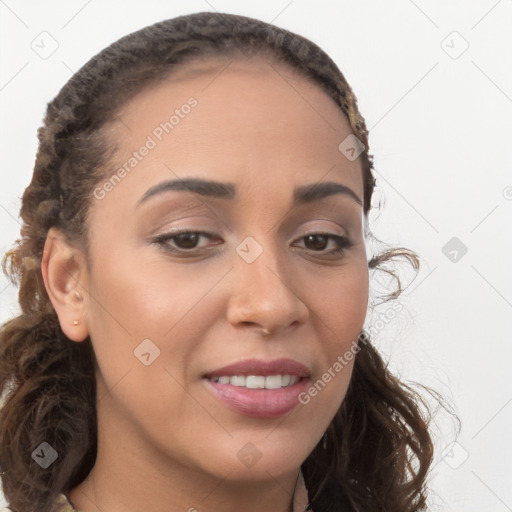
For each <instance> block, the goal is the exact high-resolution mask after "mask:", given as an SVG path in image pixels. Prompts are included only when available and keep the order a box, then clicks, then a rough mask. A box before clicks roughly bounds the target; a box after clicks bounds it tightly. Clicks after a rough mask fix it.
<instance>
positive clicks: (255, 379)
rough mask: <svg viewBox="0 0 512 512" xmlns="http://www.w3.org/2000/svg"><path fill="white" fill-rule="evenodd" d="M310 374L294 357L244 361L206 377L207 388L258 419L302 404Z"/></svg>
mask: <svg viewBox="0 0 512 512" xmlns="http://www.w3.org/2000/svg"><path fill="white" fill-rule="evenodd" d="M310 377H311V373H310V371H309V369H308V368H307V367H306V366H304V365H303V364H301V363H299V362H297V361H294V360H292V359H279V360H276V361H262V360H257V359H250V360H245V361H242V362H240V363H235V364H232V365H229V366H225V367H223V368H219V369H217V370H214V371H212V372H209V373H207V374H205V375H204V376H203V381H204V383H205V385H206V387H207V388H208V389H209V390H210V391H211V392H213V394H214V396H215V397H216V398H218V399H220V401H221V402H222V403H223V404H225V405H226V406H227V407H228V408H230V409H231V410H233V411H235V412H237V413H240V414H244V415H248V416H254V417H258V418H276V417H278V416H281V415H283V414H285V413H287V412H289V411H291V410H292V409H293V408H294V407H296V406H297V405H299V403H300V402H299V399H298V396H299V394H300V393H301V392H302V391H304V390H305V389H306V388H307V386H308V383H309V380H310Z"/></svg>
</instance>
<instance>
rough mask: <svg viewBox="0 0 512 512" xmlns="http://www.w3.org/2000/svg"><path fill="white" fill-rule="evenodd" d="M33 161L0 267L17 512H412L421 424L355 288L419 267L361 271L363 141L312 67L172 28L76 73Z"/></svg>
mask: <svg viewBox="0 0 512 512" xmlns="http://www.w3.org/2000/svg"><path fill="white" fill-rule="evenodd" d="M39 140H40V145H39V150H38V154H37V159H36V164H35V169H34V175H33V179H32V182H31V183H30V185H29V187H27V189H26V191H25V193H24V195H23V203H22V209H21V217H22V219H23V222H24V225H23V229H22V233H21V234H22V238H21V240H19V241H18V243H17V245H16V247H15V248H14V249H13V250H12V251H10V252H9V253H8V254H7V255H6V258H5V260H4V268H5V269H6V271H8V272H9V271H10V276H11V278H12V279H13V280H17V281H18V282H19V286H20V292H19V299H20V305H21V308H22V311H23V314H22V315H20V316H19V317H18V318H15V319H13V320H11V321H9V322H7V323H6V324H5V325H4V326H3V328H2V331H1V333H0V348H1V352H0V365H1V374H0V375H1V376H0V390H1V391H2V392H3V393H5V399H4V404H3V406H2V409H1V410H0V434H1V435H0V439H1V441H0V467H1V470H2V479H3V485H4V494H5V496H6V498H7V500H8V501H9V506H10V509H11V510H14V511H18V512H29V511H35V510H37V511H44V512H46V511H53V512H56V511H59V512H63V511H69V510H81V511H83V512H92V511H99V510H101V511H109V512H110V511H116V510H123V511H128V512H129V511H132V510H155V511H156V510H162V511H163V510H166V511H171V510H172V511H175V510H176V511H178V510H180V511H181V510H189V511H193V510H202V511H204V510H208V511H221V510H222V511H231V510H251V511H254V512H258V511H269V510H271V511H276V512H277V511H283V512H285V511H299V510H301V511H302V510H314V511H315V512H326V511H363V510H364V511H394V512H397V511H416V510H422V509H424V508H425V503H426V492H425V478H426V475H427V471H428V467H429V465H430V463H431V460H432V441H431V437H430V435H429V432H428V417H427V416H426V415H425V411H424V409H423V402H422V400H421V398H420V397H419V396H418V395H417V394H415V393H414V392H413V391H412V390H411V389H410V388H408V387H407V386H406V385H405V384H403V383H401V382H400V381H399V380H398V379H397V378H396V377H394V376H393V375H392V374H391V373H390V372H389V371H388V369H387V367H386V365H385V363H384V362H383V360H382V358H381V357H380V355H379V354H378V353H377V352H376V350H375V348H374V347H373V346H372V343H371V341H370V338H369V336H368V333H367V332H365V331H364V330H363V324H364V321H365V318H366V313H367V307H368V297H369V269H371V270H378V269H379V268H382V265H383V263H385V262H387V261H389V260H391V259H393V258H395V257H400V256H401V257H405V258H407V259H408V260H409V261H410V262H411V263H412V264H413V266H414V267H415V268H416V269H417V264H418V260H417V257H416V256H415V255H414V253H411V252H410V251H407V250H406V249H396V250H389V251H387V252H384V253H382V254H378V255H374V256H373V257H372V258H371V259H370V260H369V261H368V259H367V256H366V242H367V240H368V239H369V237H370V231H369V226H368V213H369V211H370V208H371V198H372V192H373V189H374V186H375V178H374V176H373V173H372V168H373V162H372V157H371V155H370V154H369V149H368V148H369V146H368V132H367V129H366V126H365V121H364V119H363V117H362V115H361V114H360V112H359V109H358V106H357V101H356V98H355V96H354V94H353V92H352V90H351V88H350V86H349V85H348V84H347V82H346V80H345V79H344V77H343V75H342V73H341V72H340V71H339V69H338V68H337V67H336V65H335V64H334V63H333V62H332V61H331V59H330V58H329V57H328V56H327V55H326V54H325V53H324V52H323V51H322V50H321V49H320V48H318V47H317V46H316V45H315V44H313V43H312V42H310V41H308V40H306V39H304V38H303V37H301V36H299V35H296V34H293V33H290V32H288V31H286V30H283V29H280V28H278V27H275V26H273V25H269V24H266V23H263V22H261V21H258V20H255V19H251V18H246V17H242V16H234V15H227V14H219V13H216V14H213V13H199V14H193V15H188V16H181V17H178V18H175V19H171V20H166V21H163V22H161V23H157V24H155V25H152V26H150V27H146V28H144V29H142V30H140V31H138V32H135V33H133V34H130V35H128V36H126V37H124V38H122V39H120V40H119V41H117V42H116V43H114V44H112V45H111V46H110V47H108V48H106V49H105V50H103V51H102V52H101V53H99V54H98V55H97V56H95V57H94V58H93V59H91V61H89V62H88V63H87V64H86V65H85V66H84V67H83V68H82V69H80V70H79V71H78V72H77V73H76V74H75V75H74V76H73V77H72V78H71V80H70V81H69V82H68V83H67V84H66V85H65V86H64V87H63V89H62V90H61V91H60V93H59V94H58V96H57V97H56V98H55V99H54V100H53V101H52V102H51V103H50V104H49V105H48V110H47V114H46V117H45V120H44V125H43V126H42V127H41V129H40V130H39ZM382 270H384V271H388V272H389V269H384V268H382ZM400 291H401V288H400V282H399V281H398V289H397V290H396V291H395V292H394V293H392V294H391V296H392V297H397V296H398V295H399V293H400Z"/></svg>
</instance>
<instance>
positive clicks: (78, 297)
mask: <svg viewBox="0 0 512 512" xmlns="http://www.w3.org/2000/svg"><path fill="white" fill-rule="evenodd" d="M75 297H76V298H77V299H78V300H80V299H81V297H80V294H79V293H78V292H77V291H76V290H75ZM79 323H80V322H79V321H78V320H73V325H78V324H79Z"/></svg>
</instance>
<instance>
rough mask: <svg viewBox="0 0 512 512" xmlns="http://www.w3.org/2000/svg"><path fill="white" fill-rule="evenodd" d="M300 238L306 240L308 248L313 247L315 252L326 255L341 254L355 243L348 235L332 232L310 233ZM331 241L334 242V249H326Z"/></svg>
mask: <svg viewBox="0 0 512 512" xmlns="http://www.w3.org/2000/svg"><path fill="white" fill-rule="evenodd" d="M299 240H304V241H305V246H306V249H311V250H312V251H313V252H320V253H322V254H325V255H336V254H340V253H342V252H343V251H345V250H346V249H348V248H350V247H352V246H353V245H354V244H353V242H352V241H351V240H349V239H348V238H347V237H346V236H343V235H334V234H332V233H308V234H307V235H304V236H302V237H301V238H300V239H299ZM329 242H333V243H334V249H332V250H330V251H325V249H326V248H327V247H328V245H329Z"/></svg>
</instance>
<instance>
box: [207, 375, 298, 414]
mask: <svg viewBox="0 0 512 512" xmlns="http://www.w3.org/2000/svg"><path fill="white" fill-rule="evenodd" d="M203 380H204V381H205V382H206V384H207V386H208V387H209V389H211V390H212V391H213V392H214V393H215V395H216V396H217V397H218V398H220V399H221V400H222V401H223V402H224V403H225V404H226V405H227V406H228V407H229V408H230V409H232V410H234V411H236V412H238V413H241V414H245V415H247V416H254V417H257V418H277V417H278V416H282V415H283V414H286V413H287V412H289V411H291V410H292V409H293V408H294V407H296V406H297V405H299V403H300V402H299V395H300V393H302V392H303V391H305V390H306V389H307V382H308V379H305V378H302V379H300V380H299V381H298V382H296V383H295V384H294V385H293V386H288V387H286V388H279V389H248V388H246V387H242V386H232V385H231V384H221V383H220V382H213V381H211V380H209V379H203Z"/></svg>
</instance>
